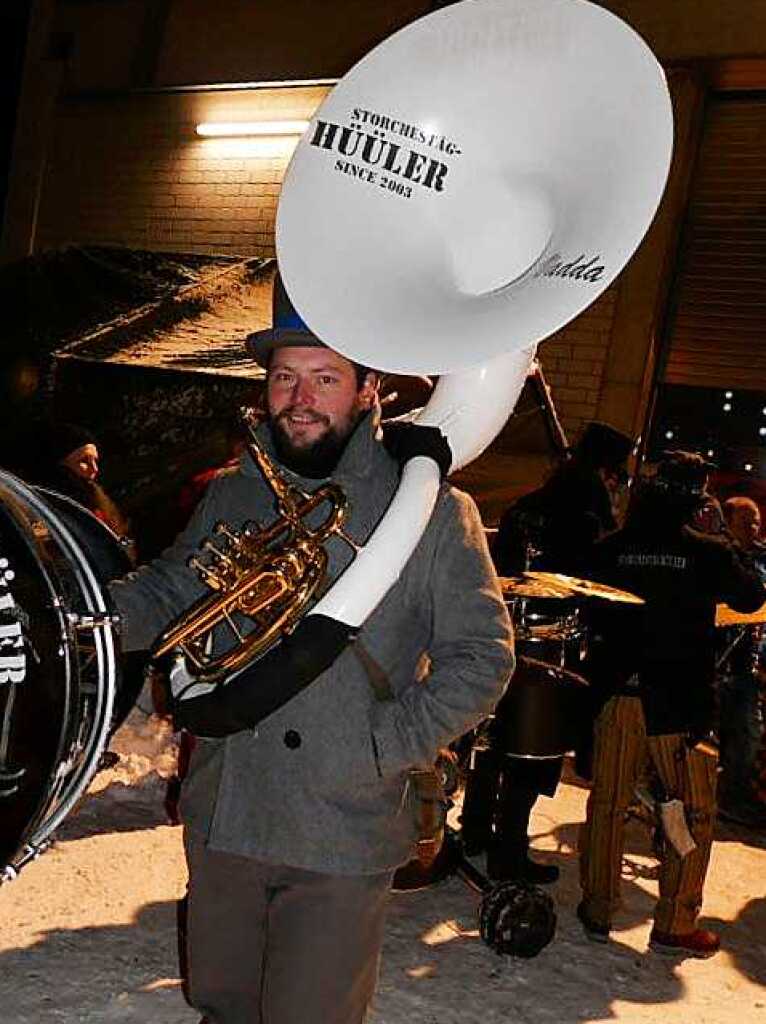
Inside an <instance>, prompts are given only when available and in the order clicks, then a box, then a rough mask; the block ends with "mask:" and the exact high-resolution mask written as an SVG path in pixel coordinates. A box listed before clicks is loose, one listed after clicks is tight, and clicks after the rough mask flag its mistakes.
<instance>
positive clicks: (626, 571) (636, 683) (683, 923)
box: [577, 451, 766, 957]
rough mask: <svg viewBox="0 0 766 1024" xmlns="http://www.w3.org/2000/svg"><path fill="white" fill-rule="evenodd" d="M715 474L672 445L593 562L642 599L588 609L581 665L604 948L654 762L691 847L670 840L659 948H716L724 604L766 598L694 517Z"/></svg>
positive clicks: (693, 951) (592, 883)
mask: <svg viewBox="0 0 766 1024" xmlns="http://www.w3.org/2000/svg"><path fill="white" fill-rule="evenodd" d="M710 468H711V467H710V465H709V464H708V463H706V462H705V461H704V460H703V459H702V458H701V457H700V456H699V455H696V454H694V453H690V452H683V451H676V452H668V453H666V455H665V456H664V457H663V459H662V460H661V462H660V463H659V465H658V468H657V473H656V475H655V476H654V477H651V478H648V479H644V480H642V481H641V482H640V483H639V486H638V488H637V493H636V495H635V498H634V500H633V502H632V503H631V506H630V509H629V511H628V516H627V519H626V522H625V526H624V527H623V528H622V529H621V530H619V531H617V532H615V533H613V534H611V535H610V536H608V537H606V538H604V539H603V540H602V541H600V542H599V543H598V544H596V545H595V546H594V548H593V550H592V552H591V554H590V556H589V558H588V570H587V571H588V576H589V578H591V579H594V580H597V581H600V582H602V583H606V584H609V585H611V586H615V587H618V588H620V589H622V590H627V591H629V592H631V593H633V594H636V595H638V596H639V597H641V598H643V599H644V604H622V603H612V602H608V601H603V602H594V604H593V608H592V610H591V637H590V648H589V652H588V658H587V663H586V666H585V669H584V671H585V674H586V676H587V678H588V679H589V681H590V683H591V689H592V690H593V691H594V692H595V693H596V694H597V695H598V696H600V702H601V710H600V712H599V714H598V716H597V718H596V723H595V747H594V758H593V787H592V789H591V793H590V796H589V798H588V806H587V819H586V822H585V824H584V825H583V826H582V829H581V834H580V882H581V887H582V900H581V902H580V904H579V906H578V908H577V915H578V917H579V919H580V922H581V924H582V926H583V928H584V930H585V933H586V935H587V937H588V938H590V939H592V940H594V941H598V942H607V941H608V939H609V933H610V930H611V927H612V915H613V913H614V910H615V908H616V906H617V903H618V901H619V890H620V868H621V862H622V849H623V829H624V823H625V815H626V811H627V808H628V806H629V805H630V803H631V802H632V800H633V798H634V793H635V787H636V784H637V782H638V781H639V778H641V777H642V776H643V775H644V773H645V772H646V771H647V770H649V769H651V771H652V772H653V773H654V776H655V778H656V783H655V790H656V792H655V797H656V799H657V801H658V804H665V805H667V806H668V807H670V801H672V800H676V801H680V802H681V804H682V805H683V815H684V817H685V820H686V823H687V825H688V830H689V832H690V834H691V837H692V839H693V842H694V848H693V849H691V851H690V852H686V853H685V854H683V855H682V854H681V853H679V852H678V851H677V850H676V848H675V847H674V846H673V844H672V842H671V841H669V838H668V837H667V835H666V838H665V843H664V847H665V850H664V856H663V858H662V860H661V863H660V878H659V888H660V898H659V901H658V903H657V905H656V908H655V913H654V927H653V929H652V933H651V938H650V946H651V948H652V949H654V950H656V951H658V952H662V953H668V954H682V955H690V956H698V957H707V956H712V955H713V954H715V953H716V952H717V950H718V948H719V938H718V936H717V935H716V934H715V933H714V932H712V931H709V930H707V929H704V928H700V927H699V926H698V923H697V915H698V914H699V911H700V907H701V904H702V891H703V886H704V880H705V874H706V871H707V865H708V859H709V855H710V847H711V842H712V836H713V823H714V819H715V787H716V774H717V757H716V756H715V748H714V747H712V746H711V745H710V744H709V743H707V742H706V740H707V738H708V737H709V734H710V729H711V726H712V722H713V706H714V700H713V683H714V676H715V643H716V636H715V634H716V627H715V616H716V605H717V604H719V603H721V602H725V603H726V604H728V605H730V606H731V607H732V608H734V609H735V610H737V611H741V612H752V611H755V609H757V608H758V607H760V605H761V604H762V603H763V601H764V599H765V598H766V592H765V591H764V587H763V584H762V583H761V581H760V579H759V578H758V574H757V573H756V572H755V570H754V569H753V567H752V565H751V564H749V562H748V560H747V559H746V558H744V557H743V555H742V553H741V551H740V550H739V549H738V547H737V546H736V545H735V544H732V543H730V542H729V541H728V540H727V539H726V538H725V537H723V536H710V535H706V534H703V533H701V532H699V531H698V530H695V529H694V528H693V527H692V526H691V525H690V524H691V523H692V521H693V518H694V515H695V513H696V512H697V511H698V509H699V507H700V506H701V505H702V504H703V503H704V501H705V500H706V497H707V492H706V484H707V476H708V471H709V469H710ZM673 806H675V807H676V808H677V807H678V805H677V804H676V805H673Z"/></svg>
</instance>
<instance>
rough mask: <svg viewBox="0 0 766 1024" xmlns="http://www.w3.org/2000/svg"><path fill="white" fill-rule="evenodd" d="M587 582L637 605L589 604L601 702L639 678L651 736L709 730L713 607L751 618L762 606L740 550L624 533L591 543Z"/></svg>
mask: <svg viewBox="0 0 766 1024" xmlns="http://www.w3.org/2000/svg"><path fill="white" fill-rule="evenodd" d="M588 561H589V565H588V566H587V570H586V572H587V575H588V576H590V577H591V578H592V579H595V580H599V581H601V582H603V583H608V584H610V585H612V586H616V587H619V588H621V589H623V590H628V591H630V592H632V593H634V594H637V595H638V596H639V597H643V598H644V600H645V602H646V603H645V604H644V605H627V604H618V603H610V602H606V601H597V600H594V601H593V602H592V608H591V611H590V624H591V644H590V651H589V654H588V658H587V661H586V666H585V669H586V674H587V675H588V676H589V677H590V680H591V683H592V685H593V688H594V691H595V693H596V695H597V698H598V699H600V701H601V702H603V701H604V700H606V699H608V698H609V696H611V695H612V694H613V693H615V692H619V691H620V690H621V689H623V688H624V687H625V686H626V684H627V683H628V681H629V680H630V679H631V677H633V676H637V677H638V690H637V691H636V692H637V694H638V695H639V696H640V697H641V700H642V702H643V706H644V713H645V717H646V723H647V731H648V733H649V734H650V735H658V734H663V733H677V732H692V733H699V734H701V733H703V732H705V731H706V730H707V729H709V728H710V722H711V716H712V709H713V698H712V692H713V691H712V685H713V678H714V672H715V639H716V637H715V609H716V604H719V603H721V602H725V603H726V604H728V605H730V606H731V607H732V608H734V609H736V610H737V611H742V612H752V611H755V610H756V609H757V608H759V607H760V606H761V604H763V603H764V601H765V600H766V591H764V587H763V584H762V583H761V581H760V579H759V577H758V574H757V572H756V570H755V568H754V567H753V565H752V564H751V563H750V562H749V560H748V559H747V558H746V557H745V556H744V555H743V553H742V552H741V550H740V549H739V548H737V547H736V546H735V545H733V544H731V543H729V542H728V541H726V540H724V539H723V538H719V537H711V536H707V535H705V534H701V533H698V532H697V531H696V530H693V529H691V528H690V527H688V526H680V527H677V528H675V529H672V530H668V529H666V528H664V527H662V526H660V525H657V524H655V525H654V526H639V525H638V524H636V525H634V526H626V527H625V528H624V529H622V530H619V531H617V532H616V533H613V534H611V535H610V536H608V537H606V538H605V539H604V540H603V541H601V542H600V543H598V544H596V545H595V546H594V548H593V549H592V552H591V555H590V556H589V559H588Z"/></svg>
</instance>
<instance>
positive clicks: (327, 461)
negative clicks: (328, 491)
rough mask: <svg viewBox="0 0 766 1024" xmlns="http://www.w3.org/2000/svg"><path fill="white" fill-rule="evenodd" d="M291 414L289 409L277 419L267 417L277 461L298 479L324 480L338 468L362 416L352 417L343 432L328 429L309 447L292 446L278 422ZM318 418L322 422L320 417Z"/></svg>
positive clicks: (337, 429)
mask: <svg viewBox="0 0 766 1024" xmlns="http://www.w3.org/2000/svg"><path fill="white" fill-rule="evenodd" d="M293 411H294V410H292V409H290V408H288V409H283V410H282V412H280V413H279V415H278V416H276V417H273V416H272V417H270V418H269V421H268V422H269V429H270V430H271V437H272V439H273V441H274V448H275V449H276V453H277V458H278V459H279V461H280V462H281V463H282V465H283V466H286V467H287V468H288V469H290V470H292V472H293V473H297V475H298V476H304V477H308V479H310V480H324V479H325V478H326V477H328V476H330V474H331V473H332V471H333V470H334V469H335V467H336V466H337V464H338V460H339V459H340V457H341V455H342V454H343V451H344V449H345V447H346V445H347V444H348V441H349V438H350V437H351V435H352V434H353V432H354V430H355V429H356V426H357V424H358V423H359V420H360V419H361V417H362V413H361V412H359V413H357V414H356V416H352V418H351V419H349V421H348V424H347V425H346V426H345V429H339V428H338V427H329V429H328V430H327V432H326V433H324V434H323V435H322V436H321V437H319V438H317V440H316V441H314V442H313V443H312V444H308V445H302V446H300V447H298V446H297V445H295V444H293V442H292V441H291V439H290V436H289V435H288V433H287V431H286V430H285V428H284V426H283V424H282V422H281V421H282V419H283V418H284V417H286V416H288V415H289V414H290V413H291V412H293ZM319 418H320V419H321V417H319Z"/></svg>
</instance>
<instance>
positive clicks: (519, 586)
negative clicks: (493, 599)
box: [499, 573, 574, 600]
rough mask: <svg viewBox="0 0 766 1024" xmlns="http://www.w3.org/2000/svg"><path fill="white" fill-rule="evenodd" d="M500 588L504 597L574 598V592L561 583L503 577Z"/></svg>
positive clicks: (519, 577) (524, 577) (523, 577)
mask: <svg viewBox="0 0 766 1024" xmlns="http://www.w3.org/2000/svg"><path fill="white" fill-rule="evenodd" d="M499 579H500V587H501V588H502V591H503V596H504V597H507V598H513V597H535V598H556V599H558V600H562V599H563V598H566V597H572V596H573V594H574V591H573V590H570V589H569V588H568V587H563V586H561V584H559V583H549V582H547V581H546V580H532V579H527V578H526V573H525V574H524V575H523V576H501V577H500V578H499Z"/></svg>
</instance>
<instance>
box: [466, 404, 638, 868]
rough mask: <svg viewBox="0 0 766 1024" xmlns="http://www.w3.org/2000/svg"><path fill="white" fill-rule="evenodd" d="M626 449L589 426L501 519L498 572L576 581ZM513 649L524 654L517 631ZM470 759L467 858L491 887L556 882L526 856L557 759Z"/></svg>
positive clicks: (532, 607) (604, 520) (614, 435)
mask: <svg viewBox="0 0 766 1024" xmlns="http://www.w3.org/2000/svg"><path fill="white" fill-rule="evenodd" d="M632 448H633V441H632V439H631V438H630V437H628V436H627V435H626V434H623V433H622V432H621V431H619V430H617V429H616V428H614V427H612V426H609V425H608V424H606V423H598V422H591V423H588V424H587V425H586V427H585V429H584V431H583V434H582V437H581V439H580V441H579V442H578V444H577V445H576V446H575V448H574V449H573V451H572V454H571V457H570V458H569V459H568V460H567V461H566V462H564V463H562V464H561V465H560V466H559V467H558V468H557V469H556V470H555V472H554V473H553V475H552V476H551V477H550V478H549V479H548V480H547V481H546V482H545V483H544V484H543V485H542V486H541V487H540V488H538V489H537V490H535V491H532V492H531V493H530V494H527V495H525V496H524V497H522V498H520V499H519V500H518V501H517V502H516V503H515V504H514V505H512V506H511V507H510V508H509V509H508V510H507V511H506V512H505V514H504V515H503V517H502V519H501V520H500V526H499V529H498V532H497V535H496V537H495V539H494V543H493V545H492V557H493V560H494V563H495V567H496V569H497V571H498V573H499V574H500V575H501V576H515V575H518V574H519V573H522V572H524V571H525V570H527V569H540V570H544V571H550V572H559V573H566V574H569V575H577V574H579V572H580V569H581V568H582V564H583V559H584V557H585V554H586V552H587V551H588V550H589V549H590V547H591V546H592V544H593V543H594V541H596V540H597V539H598V538H599V537H602V536H604V535H605V534H606V533H608V532H609V531H610V530H614V529H615V528H616V526H617V522H616V520H615V517H614V511H613V505H612V495H613V493H614V491H615V490H616V489H617V488H618V487H619V485H620V483H621V482H622V481H623V480H624V479H625V476H626V473H625V467H626V462H627V459H628V456H629V454H630V452H631V449H632ZM550 603H551V602H547V604H548V605H550ZM555 604H556V609H555V614H558V615H562V616H563V615H567V614H570V613H571V612H573V611H574V610H575V609H574V607H573V606H572V604H571V603H570V602H567V601H558V602H555ZM526 605H527V608H526V612H527V613H532V614H536V613H540V614H543V615H545V614H548V615H550V614H551V611H550V607H548V608H543V607H541V602H537V604H536V603H535V602H534V601H527V602H526ZM517 648H518V650H519V652H520V653H521V654H524V653H525V649H524V634H523V627H522V628H520V629H519V630H518V635H517ZM534 656H537V655H536V654H535V655H534ZM568 667H569V668H573V667H575V666H571V665H570V666H568ZM472 757H473V765H472V768H471V770H470V771H469V773H468V776H467V781H466V791H465V796H464V799H463V812H462V817H461V825H462V836H463V844H464V848H465V851H466V853H467V854H469V855H473V854H476V853H479V852H480V851H481V850H486V853H487V874H488V875H489V877H490V878H492V879H494V880H497V881H500V880H517V879H518V880H524V881H528V882H535V883H542V884H546V883H550V882H555V881H556V879H557V878H558V875H559V869H558V867H556V865H554V864H539V863H537V862H536V861H533V860H532V859H531V858H530V856H529V819H530V816H531V813H532V808H533V807H534V804H535V802H536V801H537V799H538V797H539V796H541V795H546V796H553V795H554V794H555V792H556V787H557V786H558V783H559V779H560V778H561V769H562V763H563V761H562V758H554V759H546V760H531V759H521V758H517V757H509V756H507V755H505V754H504V753H503V752H502V750H498V749H494V747H493V744H492V743H491V742H490V745H489V749H485V750H475V751H474V753H473V755H472Z"/></svg>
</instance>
